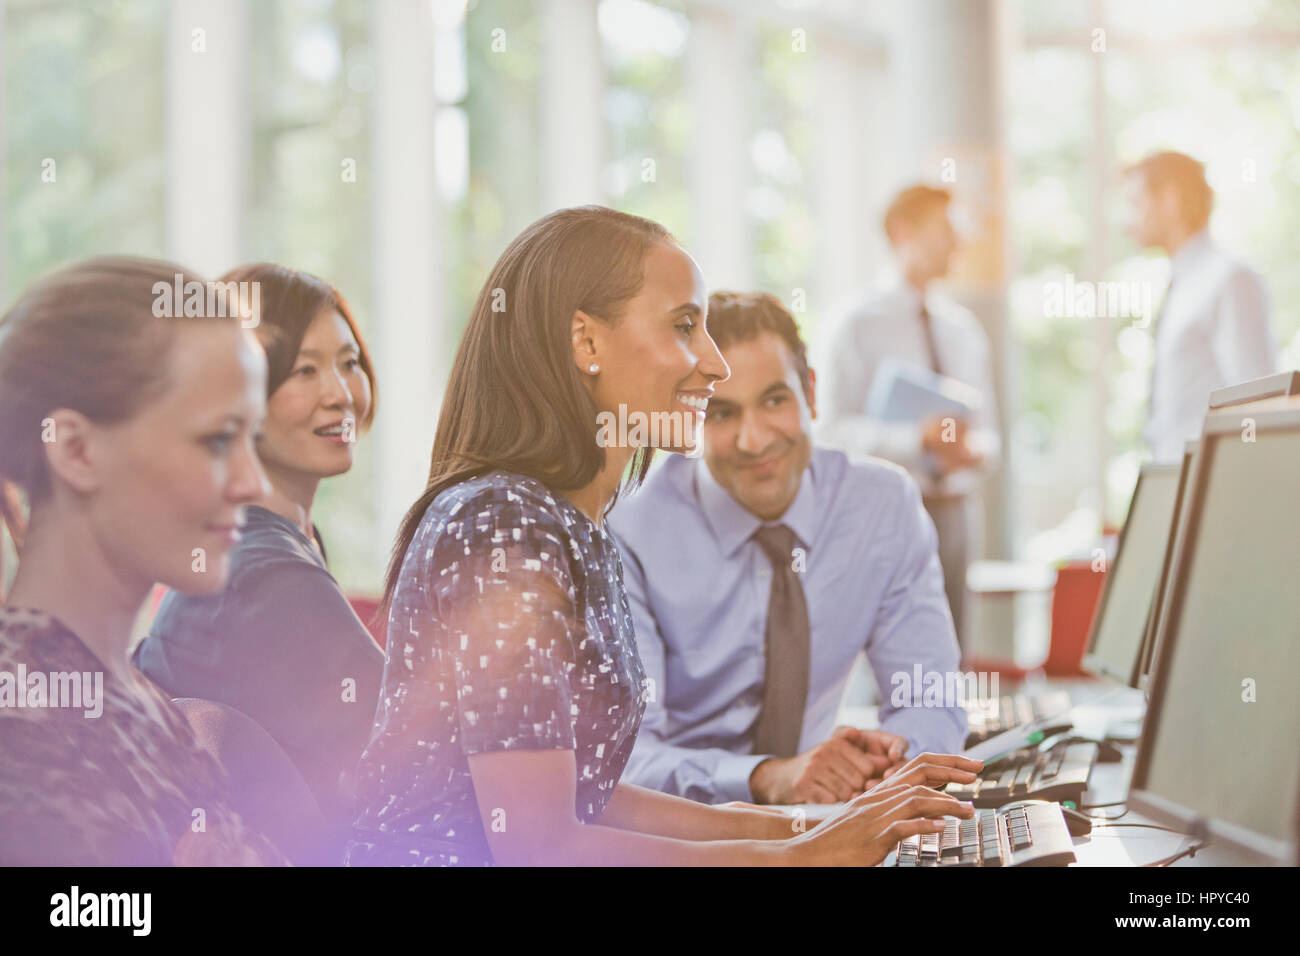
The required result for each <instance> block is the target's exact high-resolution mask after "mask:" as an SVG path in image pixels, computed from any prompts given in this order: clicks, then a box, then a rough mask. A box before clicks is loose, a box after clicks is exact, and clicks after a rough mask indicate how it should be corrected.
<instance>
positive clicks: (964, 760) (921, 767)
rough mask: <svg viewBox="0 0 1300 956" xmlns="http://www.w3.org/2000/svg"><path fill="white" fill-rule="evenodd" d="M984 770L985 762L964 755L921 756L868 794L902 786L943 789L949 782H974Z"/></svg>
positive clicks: (899, 769) (904, 765) (926, 754)
mask: <svg viewBox="0 0 1300 956" xmlns="http://www.w3.org/2000/svg"><path fill="white" fill-rule="evenodd" d="M983 769H984V761H983V760H972V759H971V758H969V757H963V756H961V755H960V754H930V753H925V754H919V755H917V756H915V757H913V758H912V759H911V760H909V761H908V762H907V763H905V764H903V765H902V766H901V767H899V768H898V769H897V770H895V771H894V772H893V773H891V774H889V776H888V777H886V778H885V779H884V780H881V781H878V782H876V783H875V785H874V786H872V787H868V788H867V793H871V792H872V791H873V790H879V789H880V788H882V787H891V786H896V785H898V784H904V785H906V786H922V787H942V786H943V785H944V784H946V783H973V782H974V780H975V778H976V777H977V776H978V775H979V772H980V771H981V770H983Z"/></svg>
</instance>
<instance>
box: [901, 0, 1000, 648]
mask: <svg viewBox="0 0 1300 956" xmlns="http://www.w3.org/2000/svg"><path fill="white" fill-rule="evenodd" d="M896 11H897V20H896V27H897V29H896V32H895V38H894V40H895V45H894V59H893V68H894V73H895V76H894V80H895V90H896V91H897V93H898V95H899V99H900V103H899V112H898V114H897V115H898V118H899V125H898V132H899V155H900V158H901V159H902V160H903V163H904V164H905V165H904V166H903V170H904V171H905V172H911V173H912V174H913V175H912V176H910V177H908V178H914V179H916V180H924V181H928V182H935V181H938V182H939V183H940V184H941V185H949V186H950V187H951V188H952V189H953V190H954V193H955V198H956V202H957V203H958V204H959V205H961V206H963V207H964V208H965V210H966V212H967V213H968V214H969V216H970V218H971V226H972V227H973V230H974V231H973V234H972V235H970V236H968V237H967V239H966V247H965V249H964V250H963V254H962V257H961V260H962V262H963V263H964V265H963V268H962V274H959V275H954V276H953V280H954V281H953V284H952V288H953V292H954V294H955V295H956V296H957V297H958V298H960V299H961V301H962V302H963V303H964V304H965V305H966V306H968V307H969V308H970V309H971V311H973V312H974V313H975V315H976V317H977V318H978V319H979V320H980V323H981V324H982V325H983V326H984V330H985V331H986V332H987V333H988V337H989V342H990V345H991V347H992V359H993V363H992V364H993V376H994V382H995V387H996V390H997V402H998V418H999V423H1000V425H1001V427H1002V435H1003V441H1002V464H1001V467H1000V468H999V470H998V473H997V474H995V475H994V476H992V477H991V478H990V479H989V480H988V481H986V482H985V483H984V488H983V492H984V494H983V498H984V518H985V520H984V529H985V530H984V542H983V551H984V554H983V555H982V554H980V553H979V552H978V551H973V552H972V554H971V555H970V557H971V558H972V559H978V558H980V557H983V556H985V555H987V556H989V557H994V558H1005V557H1009V556H1010V553H1011V542H1012V534H1011V530H1012V514H1011V510H1010V502H1011V500H1012V498H1011V494H1010V490H1011V482H1010V475H1011V474H1012V473H1013V470H1014V468H1015V462H1014V456H1015V447H1014V443H1013V442H1012V441H1011V440H1010V436H1011V434H1012V426H1013V424H1014V423H1013V421H1012V418H1011V416H1010V414H1009V413H1008V410H1009V409H1012V408H1015V407H1016V401H1015V381H1014V376H1013V374H1012V373H1013V371H1014V370H1013V369H1012V368H1011V367H1010V365H1009V363H1008V361H1007V356H1008V355H1009V354H1010V352H1011V350H1010V347H1009V343H1008V335H1007V320H1006V313H1007V274H1006V273H1007V265H1006V261H1007V245H1006V218H1007V217H1006V207H1007V202H1006V177H1007V172H1008V166H1009V163H1008V159H1007V152H1006V148H1005V144H1004V141H1003V136H1004V133H1003V116H1002V109H1003V106H1002V103H1003V93H1002V90H1003V76H1002V65H1003V63H1004V62H1005V60H1006V54H1007V50H1006V46H1007V43H1006V39H1007V38H1006V24H1005V7H1004V5H1003V2H1002V0H907V2H906V3H903V4H899V5H898V6H897V8H896ZM945 174H947V175H945ZM966 622H967V627H968V628H969V629H970V630H969V632H968V634H967V635H966V638H965V639H966V642H967V644H966V646H967V647H968V648H969V649H971V651H972V652H974V653H983V654H990V655H994V656H998V657H1011V656H1012V654H1011V647H1010V646H1009V644H1010V642H1009V640H1008V637H1009V636H1010V635H1011V634H1012V633H1013V632H1014V626H1013V624H1012V622H1011V620H1009V619H1008V616H1007V615H1006V614H1005V612H1004V611H999V609H998V608H996V607H986V608H983V609H981V608H979V607H975V608H972V612H971V613H970V614H968V615H967V617H966Z"/></svg>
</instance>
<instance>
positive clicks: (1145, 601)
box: [1087, 465, 1179, 683]
mask: <svg viewBox="0 0 1300 956" xmlns="http://www.w3.org/2000/svg"><path fill="white" fill-rule="evenodd" d="M1178 471H1179V469H1178V467H1177V466H1176V465H1165V466H1161V465H1148V466H1147V467H1145V468H1143V469H1142V474H1141V477H1139V478H1138V483H1137V488H1136V489H1135V490H1134V492H1133V502H1132V504H1130V505H1129V509H1128V519H1127V520H1126V521H1125V522H1124V533H1123V535H1122V536H1121V538H1120V545H1119V551H1118V552H1117V553H1116V555H1115V562H1114V564H1112V565H1111V569H1110V574H1108V575H1107V577H1106V590H1105V593H1104V594H1103V595H1102V598H1101V602H1100V604H1099V605H1098V608H1097V619H1096V620H1095V621H1093V625H1092V638H1091V641H1090V643H1089V646H1088V662H1087V663H1088V669H1089V670H1091V671H1093V672H1094V673H1098V674H1101V675H1104V676H1106V677H1111V678H1114V679H1115V680H1119V681H1123V682H1125V683H1128V682H1129V681H1130V680H1131V679H1132V678H1133V676H1134V668H1135V666H1136V664H1137V656H1138V651H1139V650H1141V647H1142V638H1143V636H1144V635H1145V634H1146V629H1147V620H1148V617H1149V615H1150V613H1151V601H1152V598H1153V597H1154V595H1155V592H1156V584H1157V582H1158V580H1159V578H1160V570H1161V567H1162V566H1163V564H1164V559H1165V550H1166V548H1167V547H1168V545H1169V529H1170V526H1171V525H1172V524H1173V520H1174V503H1175V501H1176V500H1177V498H1178Z"/></svg>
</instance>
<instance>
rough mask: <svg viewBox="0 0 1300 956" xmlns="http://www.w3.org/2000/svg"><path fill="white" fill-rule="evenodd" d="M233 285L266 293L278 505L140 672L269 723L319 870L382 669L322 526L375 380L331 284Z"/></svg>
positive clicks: (268, 465) (248, 533) (261, 447)
mask: <svg viewBox="0 0 1300 956" xmlns="http://www.w3.org/2000/svg"><path fill="white" fill-rule="evenodd" d="M220 281H221V282H224V283H238V284H239V285H238V286H234V287H232V288H242V289H245V290H256V295H255V296H254V297H253V301H255V302H256V303H257V305H258V308H257V311H256V315H255V316H254V318H255V321H256V323H257V325H256V333H257V337H258V339H259V340H260V341H261V343H262V345H263V346H264V347H265V349H266V355H267V365H268V378H267V389H266V392H267V414H266V424H265V427H264V428H263V430H262V433H261V435H260V436H259V437H258V440H257V454H258V458H259V460H260V461H261V464H262V467H263V468H264V469H265V471H266V474H267V477H268V479H269V480H270V494H268V495H267V496H266V498H265V499H263V500H261V501H259V502H257V503H256V504H253V505H250V506H249V507H248V508H247V509H246V511H245V524H244V527H243V533H242V537H241V539H240V541H239V543H238V544H237V545H236V546H235V548H234V551H233V552H232V553H231V557H230V562H231V573H230V583H229V585H228V586H227V587H226V588H225V589H223V590H222V591H220V592H218V593H215V594H205V595H192V594H183V593H177V592H172V593H170V594H168V595H167V596H166V597H165V598H164V599H163V602H162V605H161V607H160V608H159V611H158V615H157V617H156V618H155V619H154V622H153V624H152V626H151V628H150V632H149V635H148V636H147V637H146V638H145V639H144V640H143V641H142V642H141V644H140V647H139V649H138V650H137V652H136V662H137V665H138V666H139V667H140V669H141V670H142V671H144V673H146V674H148V675H149V676H150V677H151V678H152V679H153V680H155V681H156V682H157V683H158V684H159V685H160V686H162V687H164V688H166V689H167V690H168V691H169V692H170V693H172V694H173V695H174V696H177V697H198V698H203V699H206V700H215V701H217V702H219V703H222V704H226V705H227V706H230V707H233V708H235V709H236V710H238V711H241V712H242V713H244V714H246V715H247V716H249V717H251V718H252V719H253V720H254V721H256V722H257V723H258V724H260V725H261V726H262V727H263V728H264V729H265V730H266V731H267V732H268V733H269V734H270V735H271V737H272V738H274V740H275V741H276V742H277V743H278V744H279V745H280V746H281V748H283V750H284V751H285V752H286V753H287V754H288V755H289V757H290V759H291V760H292V761H293V762H294V764H295V766H296V767H297V768H298V770H299V771H300V772H301V774H302V776H303V778H304V779H305V780H306V782H307V784H308V786H309V787H310V788H311V790H312V793H313V795H314V796H315V798H316V802H317V803H318V804H319V805H320V807H321V810H322V811H323V812H324V814H325V817H326V820H327V822H328V823H329V824H330V828H331V831H332V832H331V833H330V834H329V835H328V836H327V837H326V842H327V844H328V845H326V846H324V847H321V848H320V856H319V857H318V858H317V860H318V861H319V862H334V863H338V862H339V861H340V860H341V856H342V845H343V841H344V839H345V837H346V834H347V830H348V827H349V825H350V822H351V814H352V795H353V775H354V773H355V770H356V764H357V759H358V758H359V757H360V755H361V750H362V748H363V747H364V746H365V743H366V741H367V740H368V739H369V732H370V726H371V723H372V721H373V719H374V713H375V703H376V701H377V699H378V696H379V681H380V675H381V673H382V670H383V665H384V657H383V652H382V651H381V650H380V648H379V646H378V645H377V644H376V643H375V641H374V640H373V639H372V638H371V636H370V634H369V632H368V631H367V630H366V628H365V625H364V624H363V623H362V622H361V621H360V620H359V619H358V618H357V615H356V614H355V613H354V612H353V610H352V608H351V606H350V605H349V603H348V600H347V598H346V597H345V596H344V594H343V591H342V589H341V588H340V587H339V585H338V582H337V581H336V580H335V579H334V577H333V576H332V575H331V574H330V571H329V568H328V566H327V564H326V560H325V546H324V543H323V541H322V540H321V537H320V534H319V532H318V531H317V529H316V527H315V525H314V524H313V523H312V518H311V513H312V506H313V503H314V502H315V498H316V493H317V490H318V488H319V486H320V483H321V481H323V480H324V479H326V478H329V477H331V476H334V475H339V474H343V473H344V472H346V471H348V470H349V469H350V468H351V467H352V462H353V456H354V450H355V448H356V439H357V437H358V436H359V434H360V433H361V432H362V431H363V430H364V429H365V428H367V427H368V426H369V424H370V422H371V421H372V420H373V417H374V410H375V375H374V368H373V366H372V365H371V361H370V356H369V353H368V352H367V350H366V345H365V341H364V339H363V338H362V337H361V333H360V331H359V329H358V328H357V325H356V322H355V321H354V320H353V318H352V312H351V309H350V308H349V307H348V304H347V302H346V300H345V299H344V298H343V296H342V295H341V294H340V293H339V292H338V290H337V289H335V288H334V287H333V286H331V285H330V284H329V283H327V282H325V281H323V280H321V279H318V278H316V277H315V276H312V275H309V274H307V273H305V272H299V271H296V270H293V269H288V268H285V267H283V266H278V265H271V264H265V263H263V264H257V265H250V266H244V267H241V268H238V269H235V270H232V271H231V272H229V273H227V274H226V275H224V276H222V277H221V280H220Z"/></svg>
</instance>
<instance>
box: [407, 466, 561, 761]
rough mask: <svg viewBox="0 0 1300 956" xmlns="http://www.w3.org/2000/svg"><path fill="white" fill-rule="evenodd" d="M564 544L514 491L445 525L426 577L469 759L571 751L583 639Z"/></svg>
mask: <svg viewBox="0 0 1300 956" xmlns="http://www.w3.org/2000/svg"><path fill="white" fill-rule="evenodd" d="M569 542H570V538H569V534H568V532H567V531H566V530H565V528H564V527H563V525H562V523H561V522H560V519H559V518H558V517H557V516H556V515H555V514H554V513H553V512H552V511H551V510H550V509H549V508H548V507H547V506H546V505H545V504H544V503H542V502H540V501H539V500H534V499H533V498H531V497H530V496H528V495H527V493H526V492H521V491H519V490H518V489H516V490H513V491H511V492H510V494H509V497H508V498H507V499H506V500H501V499H499V498H496V497H487V498H480V499H472V500H471V501H469V502H467V503H466V504H465V505H464V506H463V507H462V508H461V509H460V510H459V511H458V512H456V513H455V514H453V515H452V516H451V517H449V519H448V520H447V524H446V527H445V529H444V531H443V533H442V534H441V535H439V538H438V541H437V543H436V544H435V546H434V549H433V555H432V564H431V569H432V573H433V574H434V576H435V584H434V588H433V592H434V597H435V599H436V605H437V607H438V609H439V617H440V621H441V625H442V627H443V628H444V629H445V632H446V633H445V638H444V640H445V643H444V645H443V646H444V649H445V651H447V652H449V653H450V654H451V656H452V659H453V662H454V671H455V679H456V698H457V705H458V708H459V717H460V731H461V733H460V744H461V747H462V749H463V750H464V752H465V753H467V754H474V753H485V752H489V751H498V750H573V749H576V746H577V743H576V738H575V735H574V718H575V717H576V716H577V714H576V704H575V703H574V699H573V694H572V689H571V686H570V680H571V678H572V674H573V671H574V668H575V661H576V648H577V647H578V645H579V644H580V643H581V641H582V639H583V635H584V632H585V626H584V624H583V622H581V621H579V620H578V617H577V601H576V594H577V590H576V587H575V581H574V570H573V565H572V563H571V558H570V551H569Z"/></svg>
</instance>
